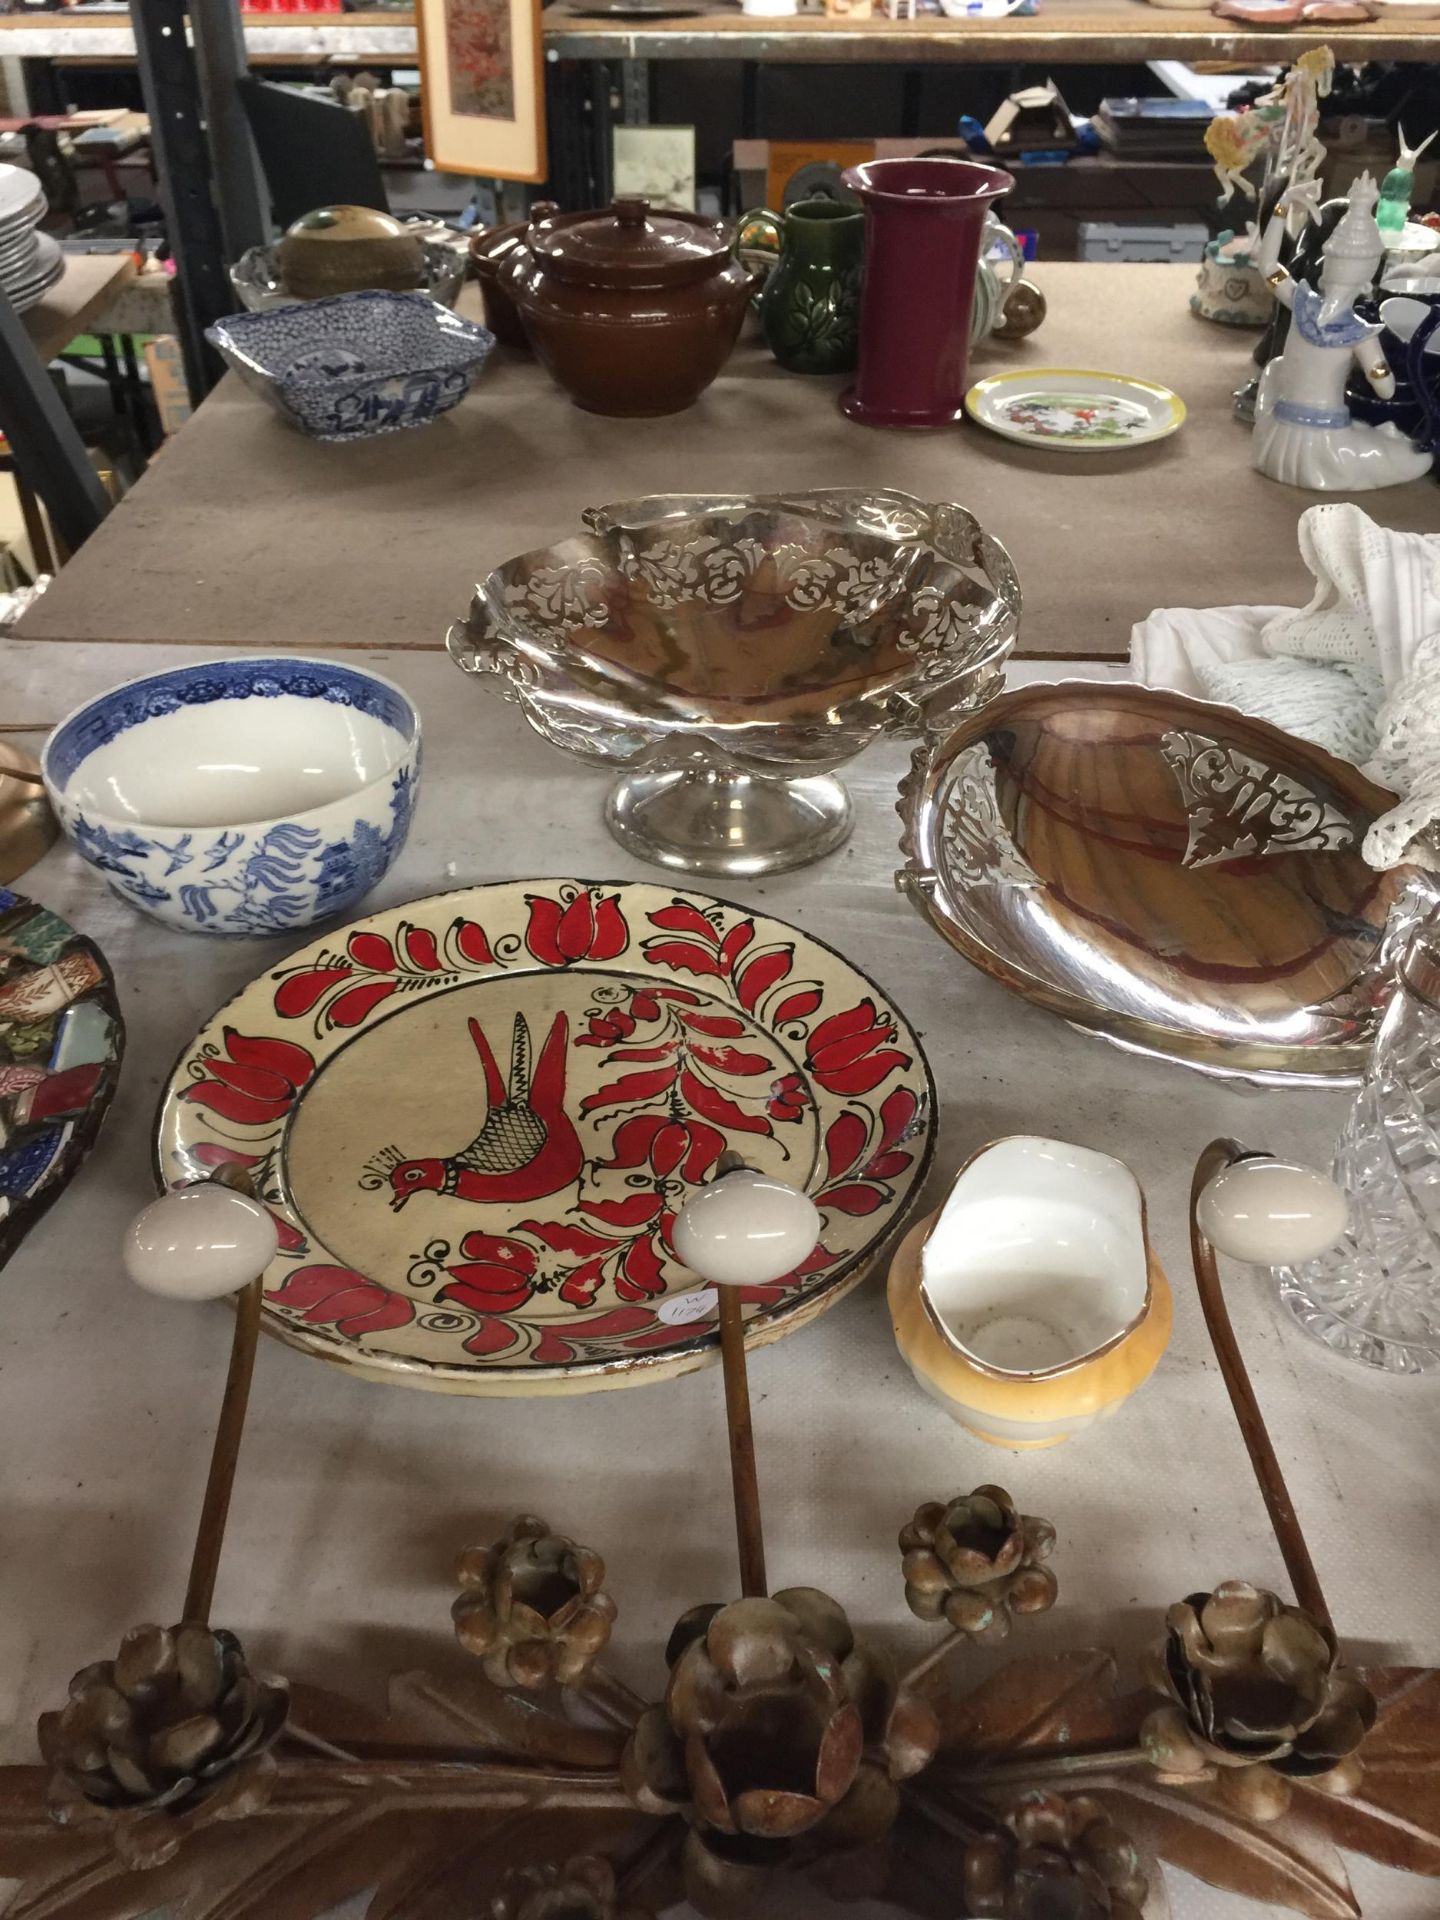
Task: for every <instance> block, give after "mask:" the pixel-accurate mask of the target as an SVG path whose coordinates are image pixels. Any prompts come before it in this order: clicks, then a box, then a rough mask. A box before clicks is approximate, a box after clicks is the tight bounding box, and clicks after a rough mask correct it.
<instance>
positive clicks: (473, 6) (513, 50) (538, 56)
mask: <svg viewBox="0 0 1440 1920" xmlns="http://www.w3.org/2000/svg"><path fill="white" fill-rule="evenodd" d="M415 19H416V25H417V27H418V30H419V42H420V98H421V105H422V109H423V112H424V116H425V151H426V152H427V154H428V155H429V156H430V159H431V160H432V161H433V163H434V164H435V166H436V167H438V168H439V169H440V170H441V171H442V172H444V173H480V174H492V175H494V177H495V178H496V179H499V180H543V179H544V178H545V174H546V171H547V169H546V160H545V80H544V49H543V47H542V44H541V32H540V0H416V6H415Z"/></svg>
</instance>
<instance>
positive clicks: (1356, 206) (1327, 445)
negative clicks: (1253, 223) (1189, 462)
mask: <svg viewBox="0 0 1440 1920" xmlns="http://www.w3.org/2000/svg"><path fill="white" fill-rule="evenodd" d="M1378 196H1379V189H1378V187H1377V186H1376V185H1375V182H1374V180H1373V179H1372V178H1371V176H1370V175H1369V174H1368V173H1362V174H1361V175H1360V177H1359V179H1357V180H1356V181H1355V182H1354V183H1353V184H1352V186H1351V188H1350V192H1349V195H1348V199H1349V205H1348V207H1347V208H1346V210H1345V213H1344V216H1343V217H1342V219H1341V221H1340V224H1339V225H1338V226H1337V227H1336V229H1335V231H1334V233H1332V234H1331V236H1330V238H1329V239H1328V240H1327V241H1326V242H1325V245H1324V248H1323V249H1322V264H1321V268H1320V285H1319V287H1318V289H1317V288H1314V287H1307V286H1305V285H1303V284H1302V283H1300V282H1298V281H1295V280H1293V279H1292V278H1291V277H1290V275H1289V274H1288V273H1287V272H1286V270H1285V268H1284V267H1282V266H1281V265H1280V264H1279V260H1280V244H1281V240H1282V238H1283V236H1284V233H1285V230H1286V223H1287V220H1289V219H1290V218H1293V217H1294V216H1295V215H1297V214H1299V215H1302V216H1303V217H1304V218H1306V219H1314V218H1315V217H1316V214H1317V212H1318V204H1319V185H1318V182H1314V181H1312V182H1310V183H1308V184H1307V185H1306V186H1304V187H1300V188H1290V189H1289V190H1288V191H1287V192H1286V193H1285V194H1282V195H1281V198H1280V202H1279V204H1278V205H1277V207H1276V209H1275V212H1274V214H1273V215H1272V217H1271V219H1270V223H1269V225H1268V226H1267V228H1266V229H1265V237H1264V239H1263V241H1262V242H1261V246H1260V257H1259V262H1258V264H1259V267H1260V270H1261V272H1262V273H1263V274H1264V275H1265V277H1266V280H1267V282H1268V284H1269V285H1270V286H1271V288H1272V289H1273V290H1274V294H1275V298H1276V299H1277V300H1278V301H1280V303H1281V304H1282V305H1283V306H1286V307H1288V308H1289V309H1290V313H1291V317H1292V324H1291V327H1290V331H1289V334H1288V335H1287V336H1286V340H1285V346H1284V348H1283V350H1282V351H1281V352H1280V353H1279V354H1277V356H1276V357H1275V358H1274V359H1273V360H1272V361H1271V362H1270V364H1269V365H1268V366H1267V367H1266V369H1265V371H1264V373H1263V374H1262V375H1261V377H1260V387H1259V391H1258V393H1257V394H1256V398H1255V432H1254V439H1253V441H1252V444H1251V454H1250V464H1251V465H1252V466H1253V467H1255V468H1257V469H1258V471H1259V472H1261V473H1263V474H1266V475H1267V476H1268V477H1269V478H1270V479H1271V480H1282V481H1284V482H1285V483H1286V484H1287V485H1288V486H1292V487H1309V488H1311V489H1312V490H1313V491H1315V492H1318V493H1364V492H1369V491H1371V490H1372V489H1374V488H1376V487H1393V486H1396V485H1397V484H1399V483H1400V482H1401V481H1404V480H1416V479H1418V478H1419V477H1420V475H1421V474H1423V473H1427V472H1428V471H1429V469H1430V465H1431V460H1432V455H1431V454H1430V453H1429V452H1428V451H1427V450H1425V449H1422V448H1418V447H1417V446H1416V445H1415V444H1414V442H1413V441H1412V440H1410V439H1409V437H1408V436H1407V435H1406V434H1404V433H1403V432H1402V431H1401V430H1400V428H1399V427H1398V426H1396V425H1395V423H1394V422H1393V421H1386V422H1384V423H1383V424H1382V425H1378V426H1372V425H1370V424H1369V423H1368V422H1366V421H1363V420H1357V419H1355V418H1353V417H1352V415H1351V413H1350V411H1349V408H1348V407H1347V406H1346V404H1345V386H1346V382H1347V381H1348V380H1349V378H1350V370H1351V366H1352V364H1353V365H1355V366H1358V367H1359V369H1360V371H1361V373H1362V375H1363V376H1364V378H1365V380H1366V381H1367V382H1368V383H1369V385H1370V387H1371V388H1372V389H1373V390H1374V392H1375V393H1376V395H1377V396H1378V397H1379V398H1380V399H1382V400H1390V399H1393V398H1394V394H1395V384H1396V383H1395V375H1394V373H1393V371H1392V370H1391V368H1390V367H1389V365H1388V364H1387V363H1386V360H1385V356H1384V354H1383V353H1382V352H1381V350H1380V347H1379V344H1378V335H1379V333H1380V331H1381V329H1380V326H1379V324H1378V323H1377V322H1374V321H1370V320H1364V319H1362V318H1361V317H1360V315H1359V314H1358V313H1356V311H1355V302H1356V300H1357V299H1358V298H1359V297H1360V296H1361V295H1362V294H1366V293H1369V292H1370V290H1371V288H1372V287H1373V285H1374V282H1375V276H1376V274H1377V273H1378V272H1379V270H1380V264H1381V261H1382V260H1383V259H1384V256H1385V238H1384V235H1383V234H1382V233H1381V231H1380V229H1379V227H1378V226H1377V225H1376V222H1375V202H1376V200H1377V198H1378Z"/></svg>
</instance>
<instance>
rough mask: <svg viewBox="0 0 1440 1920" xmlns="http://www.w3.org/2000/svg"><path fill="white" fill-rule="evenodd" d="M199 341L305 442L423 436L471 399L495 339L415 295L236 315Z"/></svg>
mask: <svg viewBox="0 0 1440 1920" xmlns="http://www.w3.org/2000/svg"><path fill="white" fill-rule="evenodd" d="M206 338H207V339H208V340H209V341H210V342H211V344H212V345H213V346H214V347H215V348H216V349H217V350H218V352H219V353H220V355H221V357H222V358H223V359H224V361H225V363H226V365H227V366H231V367H233V368H234V369H235V371H236V373H238V374H239V376H240V378H241V379H242V380H243V381H244V382H245V384H246V386H247V387H250V388H252V389H253V390H254V391H255V392H256V393H258V394H259V395H260V396H261V398H262V399H265V400H268V401H269V403H270V405H271V406H272V407H274V408H275V410H276V412H277V413H279V414H281V415H283V417H284V418H285V419H287V420H289V421H290V422H291V423H292V425H294V426H297V427H299V429H300V431H301V432H302V433H305V434H308V435H309V436H310V438H311V439H312V440H368V439H372V438H373V437H374V436H375V435H377V434H381V433H396V432H398V431H399V430H400V429H401V428H402V427H425V426H428V425H429V424H430V422H431V421H432V420H435V419H438V418H439V416H440V415H441V414H442V413H446V412H448V410H449V409H450V408H451V407H453V406H454V405H455V404H456V402H457V401H459V400H461V399H463V398H464V396H465V395H466V394H467V393H468V392H469V391H470V387H471V383H472V382H473V381H474V379H475V376H476V374H477V373H479V371H480V369H481V367H483V366H484V364H485V361H486V359H487V358H488V356H489V353H490V349H491V348H492V347H493V346H494V344H495V336H494V334H492V333H490V332H488V331H487V329H486V328H484V327H477V326H475V325H474V323H473V322H472V321H469V320H462V319H461V318H460V316H459V315H458V314H455V313H451V312H450V310H449V309H448V308H447V307H442V306H441V305H440V304H439V302H438V301H435V300H431V299H428V298H427V297H426V295H424V294H423V293H384V292H379V291H371V292H366V293H342V294H338V295H336V297H335V298H334V299H333V300H309V301H304V302H302V303H301V304H300V305H298V306H293V307H275V308H272V309H270V310H269V311H268V312H263V313H235V314H231V316H230V318H229V319H228V320H219V321H217V322H216V323H215V325H214V326H213V327H208V328H207V329H206Z"/></svg>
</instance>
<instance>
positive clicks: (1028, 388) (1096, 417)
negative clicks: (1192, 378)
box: [965, 367, 1185, 453]
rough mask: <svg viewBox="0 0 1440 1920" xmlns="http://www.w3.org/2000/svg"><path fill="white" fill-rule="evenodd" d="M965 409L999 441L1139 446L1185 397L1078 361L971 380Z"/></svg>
mask: <svg viewBox="0 0 1440 1920" xmlns="http://www.w3.org/2000/svg"><path fill="white" fill-rule="evenodd" d="M965 411H966V412H967V413H968V414H969V416H970V418H971V419H972V420H976V421H978V422H979V424H980V425H981V426H982V427H988V428H989V429H990V431H991V432H992V433H998V434H1000V435H1002V437H1003V438H1004V439H1006V440H1022V441H1024V442H1025V444H1026V445H1027V446H1032V447H1045V448H1047V449H1049V450H1050V451H1052V452H1055V453H1116V452H1119V451H1121V450H1122V449H1124V448H1126V447H1146V446H1149V445H1150V443H1151V442H1152V441H1153V440H1164V439H1165V438H1166V437H1167V436H1168V435H1169V434H1172V433H1176V432H1178V431H1179V429H1180V428H1181V427H1182V426H1183V425H1184V423H1185V402H1184V401H1183V400H1182V399H1181V398H1180V396H1179V394H1177V393H1172V392H1171V391H1170V389H1169V388H1168V387H1158V386H1156V385H1155V383H1154V382H1153V381H1151V380H1135V379H1132V378H1131V377H1130V375H1129V374H1126V373H1093V372H1091V371H1089V370H1088V369H1084V368H1079V367H1035V368H1030V369H1027V370H1026V371H1024V372H1018V373H996V374H992V375H991V376H990V378H989V379H988V380H979V381H977V382H976V384H975V385H974V386H973V387H971V389H970V391H969V392H968V393H967V394H966V396H965Z"/></svg>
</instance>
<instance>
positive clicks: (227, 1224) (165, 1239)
mask: <svg viewBox="0 0 1440 1920" xmlns="http://www.w3.org/2000/svg"><path fill="white" fill-rule="evenodd" d="M278 1245H279V1240H278V1238H277V1236H276V1233H275V1222H274V1221H273V1220H272V1219H271V1217H270V1214H269V1212H268V1211H267V1210H266V1209H265V1208H264V1207H262V1206H261V1204H260V1202H259V1201H258V1200H252V1199H250V1198H249V1196H248V1195H246V1194H243V1193H236V1192H235V1190H234V1189H233V1188H232V1187H221V1186H216V1185H215V1184H213V1183H212V1182H211V1181H209V1180H201V1181H198V1182H197V1183H196V1184H195V1185H194V1186H193V1187H172V1188H171V1190H170V1192H169V1193H162V1194H161V1196H160V1198H159V1199H158V1200H152V1201H151V1202H150V1205H149V1206H148V1207H146V1208H145V1210H144V1211H143V1212H142V1213H137V1214H136V1216H135V1218H134V1220H132V1221H131V1223H130V1229H129V1231H128V1232H127V1234H126V1235H125V1246H124V1259H125V1271H126V1272H127V1273H128V1274H129V1276H130V1278H131V1279H132V1280H133V1281H134V1282H135V1284H136V1286H137V1287H143V1288H144V1289H145V1291H146V1292H147V1293H163V1294H165V1295H166V1296H167V1297H168V1298H169V1299H171V1300H218V1299H219V1298H220V1297H221V1296H222V1294H227V1293H235V1292H237V1291H238V1290H239V1289H240V1288H241V1287H243V1286H248V1284H249V1283H250V1281H252V1280H253V1279H254V1278H255V1277H256V1275H257V1274H260V1273H263V1272H264V1271H265V1269H266V1267H268V1266H269V1264H270V1262H271V1261H272V1260H273V1259H274V1258H275V1250H276V1248H277V1247H278Z"/></svg>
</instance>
